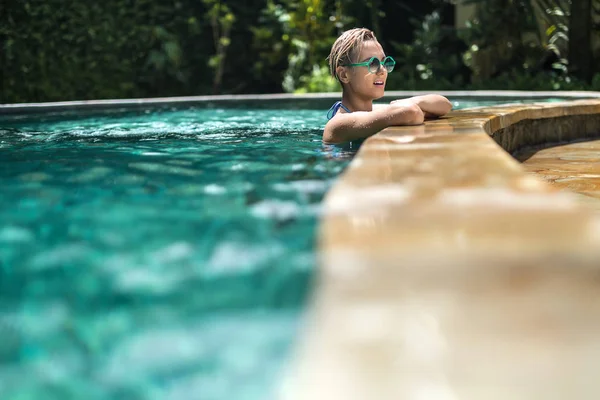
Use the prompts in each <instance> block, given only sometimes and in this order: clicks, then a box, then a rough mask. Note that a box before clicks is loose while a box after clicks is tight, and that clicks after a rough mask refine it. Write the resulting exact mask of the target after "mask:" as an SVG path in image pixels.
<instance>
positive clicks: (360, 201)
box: [281, 100, 600, 400]
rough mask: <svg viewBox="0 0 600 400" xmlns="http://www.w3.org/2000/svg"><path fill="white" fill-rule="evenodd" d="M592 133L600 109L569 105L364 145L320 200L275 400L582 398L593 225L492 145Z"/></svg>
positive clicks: (472, 118)
mask: <svg viewBox="0 0 600 400" xmlns="http://www.w3.org/2000/svg"><path fill="white" fill-rule="evenodd" d="M599 135H600V100H577V101H569V102H564V103H551V104H548V103H546V104H544V103H539V104H533V105H512V106H511V105H507V106H495V107H479V108H476V109H468V110H459V111H456V112H452V113H450V114H449V115H448V116H447V117H445V118H442V119H438V120H432V121H428V122H426V123H425V124H424V125H422V126H418V127H393V128H388V129H385V130H383V131H381V132H380V133H378V134H376V135H374V136H373V137H371V138H369V139H367V140H366V141H365V142H364V143H363V145H362V146H361V148H360V150H359V151H358V153H357V154H356V156H355V157H354V159H353V161H352V162H351V163H350V165H349V167H348V168H347V169H346V171H345V172H344V173H343V175H342V176H341V177H340V178H339V180H338V181H337V183H336V184H335V185H334V187H333V188H332V189H331V190H330V192H329V193H328V194H327V196H326V198H325V207H324V208H325V211H324V215H323V217H322V220H321V225H320V234H319V239H320V242H319V257H320V259H319V263H320V265H319V269H318V276H317V282H316V283H317V285H316V289H315V292H314V295H313V297H312V301H311V307H310V309H309V310H310V311H309V312H308V316H307V323H306V327H305V328H304V332H303V334H302V336H301V339H300V342H299V344H298V347H297V349H296V353H295V354H296V356H295V358H294V360H293V362H292V363H291V365H290V368H289V370H288V374H287V378H288V379H287V380H286V381H285V384H284V386H283V389H282V395H281V398H283V399H285V400H297V399H298V400H299V399H302V400H304V399H328V400H338V399H339V400H342V399H343V400H354V399H357V400H358V399H361V400H362V399H421V398H423V399H444V400H445V399H461V400H462V399H537V398H540V399H541V398H543V399H545V400H548V399H564V398H586V399H587V398H594V396H595V395H596V393H597V392H598V391H599V390H600V382H599V381H597V380H596V379H595V378H594V377H595V375H596V372H595V371H597V370H598V367H599V366H600V361H598V360H600V339H599V338H600V318H598V317H599V316H600V290H599V289H600V280H599V279H598V278H599V277H600V216H599V215H600V214H598V213H595V212H593V211H592V210H591V209H588V208H586V207H584V206H583V205H582V204H581V203H579V202H578V201H577V198H576V196H575V195H572V194H571V193H566V192H563V191H559V190H558V189H556V188H554V187H552V186H550V185H549V184H547V183H546V182H544V181H542V180H541V179H539V178H537V177H534V176H532V175H530V174H527V173H526V172H525V170H524V168H522V166H521V165H520V163H519V162H517V161H516V160H515V159H514V158H513V157H512V156H511V155H510V154H509V153H508V152H507V151H506V150H505V149H507V150H508V151H510V152H513V151H515V150H518V149H519V148H521V147H523V146H527V145H536V144H541V143H543V142H560V141H565V140H573V139H576V138H584V137H598V136H599ZM499 144H500V145H499Z"/></svg>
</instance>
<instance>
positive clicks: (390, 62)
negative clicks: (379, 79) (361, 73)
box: [383, 58, 396, 72]
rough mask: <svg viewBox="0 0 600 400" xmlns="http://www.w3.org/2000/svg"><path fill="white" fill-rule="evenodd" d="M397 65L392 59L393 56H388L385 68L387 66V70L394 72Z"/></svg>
mask: <svg viewBox="0 0 600 400" xmlns="http://www.w3.org/2000/svg"><path fill="white" fill-rule="evenodd" d="M395 66H396V62H395V61H394V60H392V59H391V58H386V59H385V60H384V61H383V68H385V70H386V71H387V72H392V71H393V70H394V67H395Z"/></svg>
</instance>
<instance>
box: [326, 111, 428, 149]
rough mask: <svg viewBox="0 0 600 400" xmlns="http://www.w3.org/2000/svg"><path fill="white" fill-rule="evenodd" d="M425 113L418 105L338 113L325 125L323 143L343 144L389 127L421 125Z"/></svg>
mask: <svg viewBox="0 0 600 400" xmlns="http://www.w3.org/2000/svg"><path fill="white" fill-rule="evenodd" d="M423 120H424V114H423V111H421V109H420V108H419V106H417V105H416V104H391V105H386V106H379V107H377V108H376V109H375V110H373V111H357V112H353V113H338V114H337V115H336V116H335V117H333V118H332V119H330V120H329V121H328V122H327V124H326V125H325V130H324V131H323V142H325V143H331V144H334V143H343V142H349V141H352V140H357V139H363V138H366V137H368V136H371V135H373V134H375V133H377V132H379V131H380V130H382V129H385V128H387V127H388V126H393V125H420V124H422V123H423Z"/></svg>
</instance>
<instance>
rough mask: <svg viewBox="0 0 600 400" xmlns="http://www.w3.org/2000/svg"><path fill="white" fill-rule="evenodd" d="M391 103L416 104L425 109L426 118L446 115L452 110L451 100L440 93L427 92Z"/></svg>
mask: <svg viewBox="0 0 600 400" xmlns="http://www.w3.org/2000/svg"><path fill="white" fill-rule="evenodd" d="M390 104H398V105H400V104H404V105H408V104H416V105H418V106H419V108H421V110H423V113H424V114H425V118H437V117H441V116H442V115H446V114H448V113H449V112H450V110H452V103H451V102H450V100H448V99H447V98H445V97H444V96H440V95H439V94H426V95H423V96H415V97H410V98H408V99H400V100H394V101H392V102H391V103H390Z"/></svg>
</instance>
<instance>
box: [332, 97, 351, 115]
mask: <svg viewBox="0 0 600 400" xmlns="http://www.w3.org/2000/svg"><path fill="white" fill-rule="evenodd" d="M340 108H343V109H344V111H346V112H348V113H351V112H352V111H350V110H348V108H347V107H346V106H345V105H343V104H342V102H341V101H338V102H336V103H335V104H334V105H332V106H331V108H330V109H329V111H327V119H331V118H333V117H334V116H335V114H337V112H338V110H339V109H340Z"/></svg>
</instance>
